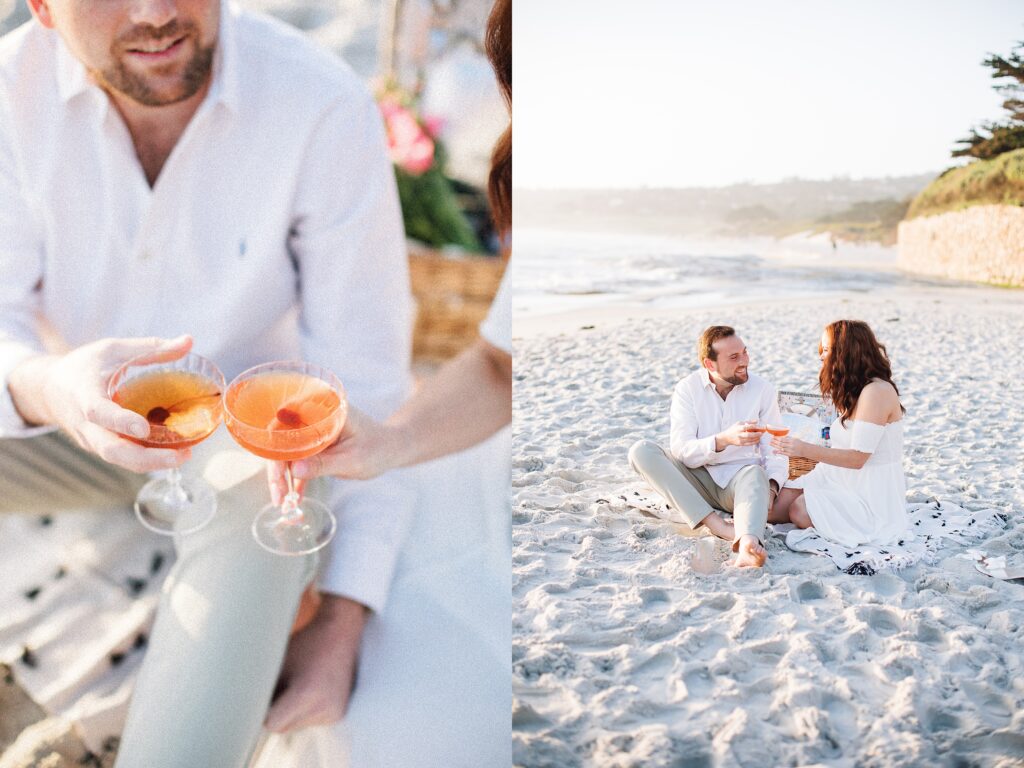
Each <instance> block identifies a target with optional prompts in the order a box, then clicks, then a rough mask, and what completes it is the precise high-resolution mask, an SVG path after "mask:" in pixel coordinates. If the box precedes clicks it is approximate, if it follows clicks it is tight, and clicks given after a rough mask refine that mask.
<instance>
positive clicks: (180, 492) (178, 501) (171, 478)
mask: <svg viewBox="0 0 1024 768" xmlns="http://www.w3.org/2000/svg"><path fill="white" fill-rule="evenodd" d="M167 482H168V483H169V484H170V486H171V490H170V496H171V499H170V500H171V503H172V504H174V506H176V507H183V506H185V505H186V504H188V503H190V502H191V501H192V498H191V497H190V496H189V495H188V491H186V490H185V487H184V486H183V485H182V484H181V470H180V469H178V468H177V467H171V468H170V469H169V470H167Z"/></svg>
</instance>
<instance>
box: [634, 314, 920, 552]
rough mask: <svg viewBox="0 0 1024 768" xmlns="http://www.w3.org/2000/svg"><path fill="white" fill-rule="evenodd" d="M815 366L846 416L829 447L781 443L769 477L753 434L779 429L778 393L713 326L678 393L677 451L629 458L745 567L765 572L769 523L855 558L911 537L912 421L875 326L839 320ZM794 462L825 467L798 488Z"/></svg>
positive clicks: (639, 452)
mask: <svg viewBox="0 0 1024 768" xmlns="http://www.w3.org/2000/svg"><path fill="white" fill-rule="evenodd" d="M818 354H819V357H820V359H821V372H820V374H819V384H820V386H821V393H822V395H823V396H824V397H826V398H828V399H830V400H831V401H832V403H833V404H834V405H835V407H836V410H837V412H838V414H839V415H838V418H837V419H836V420H835V422H834V423H833V424H832V426H831V447H823V446H819V445H815V444H812V443H808V442H806V441H804V440H800V439H797V438H795V437H787V436H775V437H772V438H771V442H770V445H771V448H772V449H773V451H772V452H766V453H765V455H766V458H765V460H764V461H763V465H762V462H761V460H760V454H761V453H762V452H761V451H758V450H757V448H758V446H759V445H760V443H761V442H762V441H766V440H767V438H766V437H765V434H764V431H763V426H762V428H761V429H756V427H757V425H765V424H781V423H782V416H781V414H780V412H779V404H778V397H777V393H776V391H775V388H774V387H773V386H772V385H771V384H770V383H769V382H768V381H766V380H765V379H763V378H761V377H759V376H756V375H754V374H751V373H750V372H749V370H748V366H749V363H750V356H749V354H748V352H747V348H746V345H745V344H744V343H743V340H742V339H741V338H740V337H739V336H738V335H737V334H736V331H735V330H734V329H732V328H730V327H728V326H724V325H715V326H711V327H710V328H707V329H706V330H705V331H704V332H703V333H702V334H701V337H700V340H699V342H698V344H697V356H698V359H699V360H700V363H701V368H700V369H699V370H697V371H695V372H694V373H692V374H690V375H689V376H687V377H686V378H684V379H682V380H681V381H680V382H679V383H678V384H677V385H676V388H675V391H674V392H673V395H672V413H671V439H670V443H669V450H668V451H665V450H664V449H663V448H662V447H661V446H659V445H658V444H657V443H654V442H652V441H650V440H641V441H639V442H637V443H636V444H634V445H633V447H632V448H631V449H630V451H629V461H630V464H631V465H632V467H633V468H634V469H635V470H636V471H637V472H638V473H639V474H640V475H641V476H642V477H643V478H644V479H645V480H647V482H648V483H649V484H650V485H651V486H652V487H653V488H654V489H655V490H656V491H657V492H658V493H659V494H660V495H662V496H663V497H664V498H665V499H666V500H667V501H668V502H669V504H671V505H672V507H674V508H675V509H676V510H677V511H678V512H679V513H680V514H681V515H682V516H683V518H684V519H685V520H686V522H687V523H689V525H690V527H691V528H693V529H697V528H700V527H702V526H703V527H705V528H707V529H708V530H709V531H710V532H711V533H712V534H714V535H715V536H718V537H719V538H722V539H726V540H728V541H731V542H732V547H733V551H734V552H736V553H737V556H736V560H735V565H737V566H740V567H761V566H763V565H764V563H765V560H766V559H767V552H766V551H765V548H764V530H765V524H766V523H768V522H771V523H793V524H795V525H796V526H797V527H798V528H812V527H813V528H814V529H816V530H817V531H818V533H820V534H821V535H822V536H824V537H825V538H827V539H830V540H832V541H835V542H837V543H840V544H843V545H846V546H851V547H852V546H857V545H860V544H886V543H891V542H893V541H894V540H896V539H898V538H899V537H900V536H901V535H902V534H903V533H904V532H905V530H906V528H907V524H908V523H907V514H906V509H905V506H904V496H905V492H906V480H905V477H904V474H903V465H902V455H903V421H902V419H903V412H904V409H903V406H902V405H901V404H900V399H899V390H898V389H897V388H896V384H895V383H894V382H893V380H892V369H891V367H890V364H889V358H888V355H887V354H886V350H885V347H884V346H883V345H882V344H880V343H879V342H878V340H877V339H876V338H875V335H874V333H873V332H872V331H871V328H870V327H869V326H868V325H867V324H866V323H864V322H861V321H857V320H839V321H836V322H834V323H831V324H829V325H828V326H826V327H825V330H824V332H823V333H822V336H821V341H820V343H819V347H818ZM790 457H804V458H807V459H811V460H813V461H816V462H818V463H817V465H816V466H815V468H814V469H813V470H812V471H811V472H809V473H808V474H807V475H805V476H803V477H801V478H797V479H794V480H790V479H789V472H788V459H789V458H790ZM722 512H731V513H732V515H733V521H732V522H728V521H726V520H725V519H724V518H723V517H722V516H721V514H720V513H722Z"/></svg>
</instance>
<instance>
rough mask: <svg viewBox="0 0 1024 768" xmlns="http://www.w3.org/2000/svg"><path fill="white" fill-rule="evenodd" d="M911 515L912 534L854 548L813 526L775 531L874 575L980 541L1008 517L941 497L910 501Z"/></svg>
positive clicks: (804, 548)
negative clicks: (888, 542)
mask: <svg viewBox="0 0 1024 768" xmlns="http://www.w3.org/2000/svg"><path fill="white" fill-rule="evenodd" d="M907 515H908V517H909V518H910V527H909V531H908V534H907V536H906V537H905V538H903V539H900V540H899V541H897V542H895V543H894V544H891V545H887V546H867V545H862V546H857V547H852V548H851V547H846V546H843V545H842V544H836V543H835V542H833V541H829V540H828V539H825V538H823V537H822V536H820V535H819V534H818V532H817V531H815V530H814V529H813V528H807V529H803V530H801V529H798V528H796V527H795V526H793V525H776V526H773V527H774V529H775V531H774V532H775V533H776V535H781V536H784V537H785V540H786V546H787V547H789V548H790V549H792V550H793V551H795V552H810V553H812V554H816V555H823V556H825V557H829V558H831V559H832V562H833V563H835V565H836V567H837V568H839V569H840V570H841V571H845V572H846V573H851V574H868V575H870V574H872V573H875V572H876V571H881V570H892V571H899V570H902V569H904V568H907V567H909V566H911V565H914V564H916V563H919V562H922V561H923V562H926V563H930V562H934V560H935V556H936V553H937V552H938V551H939V550H940V549H941V548H942V547H944V546H946V545H947V544H960V545H964V544H971V543H974V542H977V541H979V540H980V539H983V538H985V537H986V536H988V535H990V534H992V533H994V532H996V531H998V530H1001V529H1002V528H1003V526H1004V525H1005V523H1006V521H1005V519H1004V518H1003V517H1002V513H1001V512H1000V510H998V509H995V508H985V509H979V510H973V511H972V510H968V509H965V508H964V507H960V506H957V505H956V504H952V503H950V502H940V501H939V500H938V499H932V500H930V501H927V502H923V503H922V502H912V503H908V504H907Z"/></svg>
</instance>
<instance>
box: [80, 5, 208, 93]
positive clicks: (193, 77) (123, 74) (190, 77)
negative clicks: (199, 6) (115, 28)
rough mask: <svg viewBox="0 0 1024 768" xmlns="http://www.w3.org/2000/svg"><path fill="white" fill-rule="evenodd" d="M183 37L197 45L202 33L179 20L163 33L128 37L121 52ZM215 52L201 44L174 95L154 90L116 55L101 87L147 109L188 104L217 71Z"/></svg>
mask: <svg viewBox="0 0 1024 768" xmlns="http://www.w3.org/2000/svg"><path fill="white" fill-rule="evenodd" d="M183 35H191V37H192V39H193V40H196V41H198V39H199V35H198V32H197V30H196V27H195V25H194V24H193V23H191V22H184V23H182V22H179V21H177V20H175V21H172V22H171V23H170V24H167V25H165V26H163V27H161V28H160V29H154V28H152V27H148V28H146V29H145V30H144V31H138V32H135V33H132V34H129V35H126V36H124V37H123V38H122V39H120V40H119V41H118V44H117V48H118V49H119V50H121V51H126V50H128V49H129V48H131V47H132V45H138V44H140V43H143V42H146V41H150V40H161V41H163V40H171V39H175V38H179V37H182V36H183ZM186 42H187V40H186V41H182V44H183V45H184V44H185V43H186ZM215 48H216V46H215V45H211V46H208V47H206V48H204V47H202V46H200V45H199V44H198V42H197V43H196V50H195V53H194V54H193V55H192V58H191V59H189V61H188V63H187V64H186V65H185V70H184V72H183V73H182V75H181V80H180V83H179V84H178V87H177V88H174V89H171V90H170V91H168V90H167V89H160V90H156V89H154V88H153V87H152V86H151V85H150V83H149V82H148V79H147V78H146V76H144V75H141V74H139V73H137V72H134V71H132V70H131V69H130V68H129V67H128V66H127V65H126V64H125V62H124V61H123V60H122V59H121V58H119V57H118V55H117V52H116V51H115V53H114V63H113V64H112V65H111V66H110V67H108V68H107V69H104V70H101V71H100V72H99V73H98V79H99V81H100V83H102V84H104V85H106V86H108V87H109V88H110V89H112V90H114V91H117V92H118V93H120V94H121V95H123V96H127V97H128V98H129V99H131V100H132V101H135V102H138V103H139V104H142V105H144V106H147V107H163V106H167V105H168V104H177V103H178V102H179V101H184V100H185V99H188V98H190V97H191V96H194V95H195V94H196V93H198V92H199V90H200V89H201V88H202V87H203V86H204V85H205V84H206V82H207V80H209V78H210V72H211V70H212V69H213V54H214V50H215Z"/></svg>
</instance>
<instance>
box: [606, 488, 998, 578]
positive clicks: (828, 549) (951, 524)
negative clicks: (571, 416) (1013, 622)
mask: <svg viewBox="0 0 1024 768" xmlns="http://www.w3.org/2000/svg"><path fill="white" fill-rule="evenodd" d="M611 496H612V498H614V499H615V500H616V501H621V502H623V503H625V504H626V506H629V507H632V508H634V509H639V510H641V511H643V512H646V513H648V514H650V515H654V516H655V517H659V518H661V519H663V520H668V521H670V522H673V523H681V524H685V523H686V521H685V519H684V518H683V516H682V515H680V514H679V512H678V511H677V510H676V509H675V508H673V507H672V506H671V505H670V504H669V503H668V502H666V501H665V500H664V499H663V498H661V496H659V495H658V494H656V493H655V492H654V491H653V490H651V489H650V488H649V487H648V486H647V485H646V484H644V483H636V484H633V485H628V486H625V487H623V488H620V489H619V490H617V491H616V492H615V493H614V494H611ZM907 514H908V515H909V517H910V529H909V532H908V534H907V537H906V538H904V539H901V540H899V541H898V542H896V543H894V544H892V545H889V546H884V547H872V546H858V547H853V548H850V547H844V546H843V545H841V544H836V543H835V542H832V541H829V540H828V539H825V538H823V537H822V536H820V535H819V534H818V532H817V531H815V530H814V529H813V528H807V529H805V530H801V529H798V528H797V527H796V526H794V525H792V524H788V523H787V524H784V525H769V526H768V527H769V529H770V530H771V531H772V534H773V535H775V536H779V537H781V538H783V539H784V540H785V543H786V546H787V547H789V548H790V549H792V550H793V551H795V552H809V553H812V554H816V555H822V556H824V557H829V558H831V559H832V562H833V563H835V565H836V567H837V568H839V569H840V570H842V571H845V572H846V573H850V574H872V573H875V572H876V571H881V570H892V571H899V570H902V569H903V568H907V567H909V566H911V565H914V564H915V563H918V562H921V561H924V562H933V561H934V559H935V555H936V553H937V552H938V551H939V550H940V549H941V548H942V547H944V546H946V545H948V544H959V545H965V544H972V543H976V542H978V541H979V540H981V539H983V538H985V537H986V536H989V535H991V534H992V533H995V532H996V531H999V530H1001V529H1002V528H1003V527H1004V525H1005V523H1006V521H1005V518H1004V517H1003V513H1002V512H1001V511H1000V510H998V509H995V508H984V509H978V510H969V509H965V508H964V507H961V506H958V505H956V504H951V503H949V502H940V501H939V500H938V499H930V500H928V501H926V502H909V503H908V504H907Z"/></svg>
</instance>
